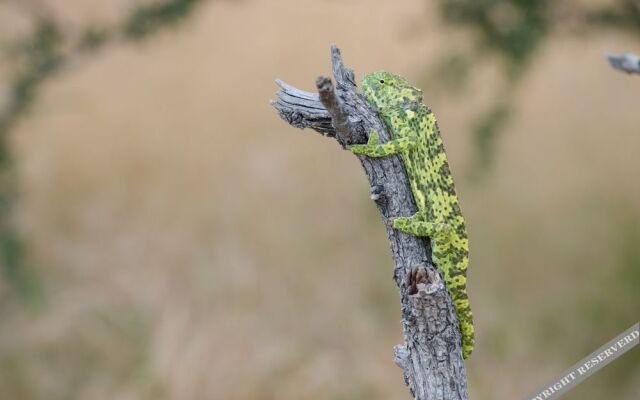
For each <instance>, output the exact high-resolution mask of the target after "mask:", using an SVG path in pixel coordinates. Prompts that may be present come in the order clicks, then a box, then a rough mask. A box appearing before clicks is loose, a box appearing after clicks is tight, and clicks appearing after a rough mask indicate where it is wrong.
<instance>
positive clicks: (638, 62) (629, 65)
mask: <svg viewBox="0 0 640 400" xmlns="http://www.w3.org/2000/svg"><path fill="white" fill-rule="evenodd" d="M607 60H609V64H611V66H612V67H613V68H615V69H617V70H620V71H622V72H626V73H627V74H640V56H637V55H635V54H633V53H624V54H623V55H621V56H616V55H614V54H608V55H607Z"/></svg>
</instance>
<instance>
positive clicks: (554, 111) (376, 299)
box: [0, 0, 640, 400]
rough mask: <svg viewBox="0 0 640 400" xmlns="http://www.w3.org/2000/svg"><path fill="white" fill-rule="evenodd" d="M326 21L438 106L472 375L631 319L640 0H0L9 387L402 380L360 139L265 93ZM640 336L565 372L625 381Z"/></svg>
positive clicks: (229, 387)
mask: <svg viewBox="0 0 640 400" xmlns="http://www.w3.org/2000/svg"><path fill="white" fill-rule="evenodd" d="M334 42H335V43H336V44H337V45H338V46H339V47H340V48H341V49H342V52H343V56H344V58H345V61H346V63H347V64H348V65H349V66H350V67H352V68H354V69H355V72H356V75H357V77H358V78H359V77H361V76H362V75H363V74H365V73H367V72H371V71H375V70H380V69H386V70H389V71H393V72H396V73H400V74H402V75H404V76H406V77H407V78H408V79H409V80H410V81H412V82H415V84H416V85H417V86H420V87H422V88H423V89H424V92H425V101H426V102H427V103H428V104H429V105H430V106H431V107H432V109H433V110H434V111H435V113H436V115H437V116H438V119H439V122H440V126H441V129H442V134H443V137H444V141H445V143H446V147H447V151H448V157H449V161H450V164H451V168H452V170H453V173H454V176H455V177H456V183H457V187H458V192H459V197H460V200H461V204H462V208H463V211H464V212H465V215H466V218H467V220H468V229H469V234H470V241H471V242H470V243H471V264H470V269H469V293H470V298H471V304H472V309H473V311H474V313H475V321H476V331H477V345H476V350H475V352H474V353H473V355H472V356H471V358H470V359H469V360H468V361H467V362H466V366H467V373H468V375H469V389H470V395H471V398H472V399H476V400H480V399H491V400H494V399H518V398H524V396H526V395H528V394H530V393H532V392H533V391H534V390H536V389H537V388H538V387H540V386H541V385H543V384H546V383H547V382H549V381H550V380H551V379H554V378H555V377H556V376H557V375H558V374H560V373H561V372H562V371H564V370H565V369H566V368H568V367H569V366H571V365H572V364H574V363H575V362H577V361H578V360H580V359H581V358H582V357H584V356H586V355H587V354H588V353H590V352H591V351H593V350H595V349H596V348H597V347H599V346H600V345H602V344H604V343H605V342H606V341H608V340H609V339H611V338H612V337H614V336H615V335H617V334H618V333H620V332H622V331H623V330H624V329H626V328H628V327H629V326H631V325H632V324H633V323H635V322H636V321H637V320H638V310H639V309H640V299H639V297H638V290H639V287H640V201H639V199H640V184H639V183H638V179H639V177H640V159H639V157H638V155H637V152H638V149H640V135H639V133H640V131H639V128H638V127H639V126H640V113H639V109H638V99H639V96H640V77H637V76H628V75H625V74H622V73H620V72H618V71H615V70H613V69H611V68H610V67H609V65H608V64H607V62H606V60H605V58H604V54H605V53H608V52H613V53H621V52H624V51H633V52H636V53H638V52H640V5H639V3H638V1H635V0H626V1H614V0H610V1H609V0H566V1H565V0H562V1H526V0H510V1H508V0H480V1H478V0H440V1H436V0H431V1H428V0H410V1H406V2H385V1H372V0H368V1H364V0H346V1H335V0H322V1H321V0H316V1H310V0H283V1H266V0H243V1H232V0H229V1H222V0H209V1H206V0H199V1H198V0H111V1H108V2H105V1H97V0H0V60H1V62H0V268H1V272H2V275H1V278H0V318H1V321H2V322H1V323H0V399H11V400H13V399H19V400H31V399H34V400H35V399H88V400H93V399H224V400H235V399H256V400H267V399H301V400H302V399H309V400H311V399H336V400H338V399H340V400H342V399H408V398H410V396H409V393H408V391H407V389H406V388H405V386H404V384H403V381H402V375H401V370H400V369H399V368H398V367H396V366H395V365H394V364H393V361H392V348H393V346H394V345H395V344H397V343H400V342H401V341H402V332H401V326H400V311H399V301H398V295H397V292H396V289H395V286H394V283H393V281H392V269H393V267H392V262H391V258H390V255H389V250H388V244H387V241H386V237H385V232H384V229H383V226H382V223H381V220H380V218H379V216H378V214H377V211H376V209H375V207H374V204H373V203H372V202H371V201H370V200H369V196H368V194H369V188H368V185H367V181H366V179H365V177H364V174H363V172H362V171H361V168H360V166H359V164H358V162H357V159H356V158H355V157H353V156H352V155H351V154H349V153H348V152H346V151H343V150H341V149H340V147H339V146H338V145H337V144H336V142H335V141H334V140H330V139H326V138H323V137H321V136H320V135H317V134H315V133H314V132H312V131H299V130H296V129H294V128H292V127H290V126H289V125H287V124H286V123H285V122H283V121H282V120H280V119H279V117H278V115H277V113H276V112H275V110H274V109H273V108H272V107H271V106H270V104H269V99H273V98H274V95H275V92H276V90H277V87H276V85H275V84H274V79H275V78H282V79H284V80H285V81H287V82H288V83H290V84H292V85H295V86H298V87H301V88H303V89H306V90H313V88H314V85H313V84H314V81H315V78H316V77H317V76H318V75H321V74H325V75H326V74H329V73H330V62H329V46H330V44H331V43H334ZM639 361H640V352H639V351H638V349H635V350H634V351H632V352H630V353H628V354H626V355H624V356H622V357H621V358H620V359H618V360H617V361H615V362H614V363H613V364H612V365H610V366H608V367H607V368H605V369H604V370H602V371H601V372H598V373H597V374H596V375H595V376H594V377H592V378H590V379H589V380H587V381H586V382H585V383H583V384H582V385H580V386H578V387H577V388H576V389H574V390H573V391H571V392H570V393H569V394H568V395H567V396H566V397H565V398H566V399H587V400H591V399H602V398H608V399H624V400H631V399H637V398H638V393H640V363H639Z"/></svg>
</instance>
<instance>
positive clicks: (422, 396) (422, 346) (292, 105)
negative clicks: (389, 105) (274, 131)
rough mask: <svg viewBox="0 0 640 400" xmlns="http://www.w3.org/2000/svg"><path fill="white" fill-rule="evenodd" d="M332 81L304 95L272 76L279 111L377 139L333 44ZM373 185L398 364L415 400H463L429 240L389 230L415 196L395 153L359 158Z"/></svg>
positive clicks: (452, 323) (455, 332)
mask: <svg viewBox="0 0 640 400" xmlns="http://www.w3.org/2000/svg"><path fill="white" fill-rule="evenodd" d="M331 56H332V64H333V75H334V77H335V82H336V84H335V87H334V85H333V84H332V82H331V79H329V78H326V77H320V78H318V80H317V81H316V87H317V88H318V93H317V94H314V93H308V92H304V91H302V90H299V89H296V88H294V87H292V86H289V85H287V84H286V83H284V82H282V81H279V80H278V81H276V83H277V84H278V85H279V86H280V91H279V92H278V93H277V99H276V100H275V101H274V102H273V106H274V107H275V108H276V110H277V111H278V113H279V114H280V116H281V117H282V118H283V119H284V120H285V121H287V122H288V123H289V124H291V125H293V126H295V127H298V128H311V129H313V130H315V131H317V132H320V133H322V134H323V135H325V136H329V137H334V138H336V140H337V141H338V142H339V143H340V144H341V145H342V146H343V147H345V146H348V145H351V144H356V143H364V142H366V140H367V138H368V134H369V132H371V130H373V129H375V130H376V131H378V132H379V134H380V140H381V141H382V142H385V141H388V140H389V135H388V133H387V130H386V128H385V126H384V124H383V123H382V121H381V120H380V118H379V117H378V115H377V113H376V112H375V110H373V109H372V108H371V107H369V105H368V104H367V102H366V100H365V99H364V97H363V96H362V94H361V93H360V92H358V91H357V89H356V83H355V77H354V74H353V71H352V70H351V69H349V68H347V67H346V66H345V65H344V64H343V61H342V57H341V55H340V51H339V50H338V49H337V48H336V47H335V46H333V47H332V49H331ZM359 159H360V162H361V163H362V166H363V168H364V170H365V173H366V175H367V178H368V179H369V183H370V185H371V198H372V199H373V200H374V201H375V202H376V205H377V207H378V210H379V211H380V213H381V214H382V218H383V220H384V224H385V227H386V230H387V235H388V238H389V244H390V246H391V252H392V254H393V260H394V263H395V268H394V275H393V276H394V280H395V282H396V285H397V286H398V290H399V292H400V301H401V308H402V326H403V330H404V337H405V343H404V344H401V345H398V346H396V347H395V349H394V350H395V362H396V364H397V365H398V366H400V367H401V368H402V369H403V371H404V379H405V383H406V384H407V386H408V387H409V390H410V391H411V394H412V395H413V397H414V398H415V399H418V400H467V399H468V394H467V377H466V372H465V369H464V364H463V359H462V351H461V347H460V331H459V328H458V320H457V317H456V314H455V310H454V306H453V302H452V301H451V297H450V296H449V293H448V291H447V290H446V287H445V285H444V282H443V280H442V277H441V276H440V274H439V272H438V270H437V269H436V268H434V266H433V264H432V262H431V257H430V254H431V251H430V245H429V241H428V240H427V239H425V238H418V237H415V236H410V235H407V234H404V233H402V232H400V231H397V230H394V229H393V228H392V227H391V219H392V218H394V217H398V216H408V215H412V214H414V213H415V212H416V205H415V203H414V202H413V195H412V192H411V187H410V186H409V181H408V179H407V175H406V173H405V170H404V167H403V164H402V161H401V159H400V157H398V156H389V157H383V158H375V159H374V158H368V157H359Z"/></svg>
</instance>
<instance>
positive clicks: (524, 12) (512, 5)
mask: <svg viewBox="0 0 640 400" xmlns="http://www.w3.org/2000/svg"><path fill="white" fill-rule="evenodd" d="M440 4H441V5H440V7H441V13H442V16H443V18H444V20H445V21H446V22H448V23H450V24H453V25H460V26H465V27H469V28H471V29H473V30H474V32H476V33H477V34H478V35H477V37H478V41H479V44H480V45H481V46H482V49H489V50H491V51H494V52H495V53H496V54H498V55H499V56H501V57H503V58H505V60H506V61H507V64H508V65H509V66H510V67H511V71H516V70H518V69H519V68H521V67H522V66H523V65H525V63H526V62H527V61H528V60H529V59H530V58H531V57H532V55H533V53H534V51H535V50H536V49H537V47H538V45H539V44H540V42H541V41H542V39H543V38H544V37H545V35H546V34H547V33H548V29H549V24H550V22H549V20H548V17H547V14H548V9H549V2H548V1H547V0H540V1H530V0H442V1H441V2H440ZM482 49H481V50H482Z"/></svg>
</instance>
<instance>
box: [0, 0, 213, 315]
mask: <svg viewBox="0 0 640 400" xmlns="http://www.w3.org/2000/svg"><path fill="white" fill-rule="evenodd" d="M201 2H202V1H201V0H164V1H159V2H155V3H151V4H146V5H142V6H139V7H137V8H135V9H134V10H133V11H131V13H130V14H129V15H127V16H125V17H124V21H125V22H124V23H120V24H116V25H115V26H114V27H110V28H98V27H95V26H87V27H85V28H84V29H83V30H81V33H80V34H79V37H68V36H65V35H63V34H62V30H61V29H60V21H57V20H56V19H55V18H54V17H43V15H46V13H36V14H37V15H35V16H34V20H35V21H34V23H33V26H34V28H33V30H32V32H31V34H30V35H29V36H28V37H27V38H25V39H22V40H21V41H20V43H18V44H17V45H16V46H14V47H15V50H14V51H12V53H13V54H14V56H15V59H16V60H17V63H16V64H17V65H18V66H17V68H16V72H15V73H14V76H13V79H12V80H11V82H10V93H9V96H8V97H9V98H8V102H7V105H6V106H5V107H4V109H0V263H1V264H0V269H1V270H2V273H3V275H4V279H5V281H6V282H7V283H8V284H9V286H10V287H12V288H13V289H14V290H15V291H16V293H17V294H18V295H19V297H20V298H22V299H23V300H26V301H28V302H32V301H34V300H37V299H39V298H40V296H39V294H38V293H40V291H39V290H38V288H39V287H40V285H39V284H38V282H37V279H36V277H35V275H34V274H33V273H31V272H29V271H28V268H27V266H26V263H25V257H24V249H23V247H24V246H23V245H22V242H21V240H20V235H19V233H18V232H17V230H16V228H15V226H14V224H13V221H12V220H11V214H12V209H13V204H14V203H15V200H16V183H15V178H14V174H13V171H12V165H13V163H12V157H11V154H10V149H9V143H8V141H9V139H8V136H9V132H10V130H11V128H12V127H13V126H14V125H15V123H16V122H17V121H18V120H19V119H20V117H21V116H22V115H24V113H25V112H27V111H28V110H29V108H30V107H31V106H32V104H33V103H34V101H35V100H36V99H37V95H38V90H39V89H40V87H41V85H42V84H43V83H44V82H46V81H47V80H48V79H49V78H51V77H52V76H53V75H54V74H55V72H57V70H59V69H60V68H61V67H62V66H63V65H64V64H65V63H66V62H68V61H69V60H70V59H72V58H74V57H75V56H76V55H80V54H83V55H86V54H87V53H88V52H90V51H93V52H95V51H97V50H99V49H100V48H102V47H103V46H104V45H106V44H107V43H109V42H111V41H114V40H115V39H116V38H119V37H122V38H124V39H125V40H139V39H142V38H147V37H148V36H150V35H151V34H153V33H156V32H159V31H160V30H161V29H162V28H164V27H167V26H175V25H176V24H177V23H178V22H180V21H181V20H183V19H185V18H186V17H187V16H189V15H190V14H191V11H193V9H194V6H195V5H196V4H198V3H201Z"/></svg>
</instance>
